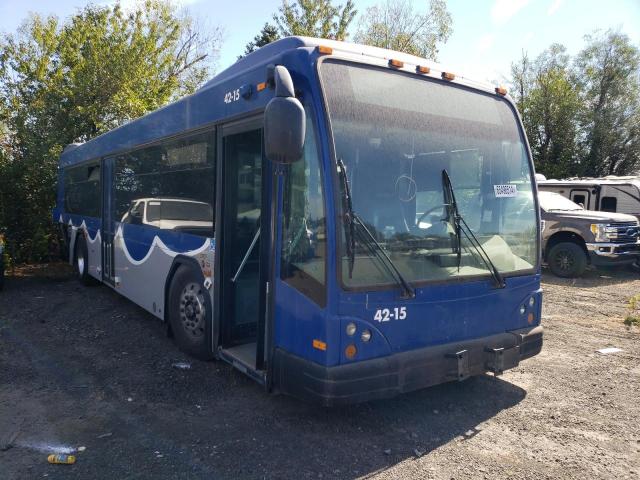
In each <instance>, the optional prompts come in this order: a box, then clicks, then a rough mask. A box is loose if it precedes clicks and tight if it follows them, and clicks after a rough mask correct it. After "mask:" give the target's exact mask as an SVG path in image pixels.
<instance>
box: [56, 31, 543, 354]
mask: <svg viewBox="0 0 640 480" xmlns="http://www.w3.org/2000/svg"><path fill="white" fill-rule="evenodd" d="M317 58H318V53H317V51H316V49H315V48H314V45H313V44H312V43H310V42H309V41H307V40H305V39H300V38H287V39H283V40H280V41H278V42H275V43H273V44H271V45H268V46H266V47H263V48H261V49H259V50H258V51H257V52H255V53H253V54H251V55H249V56H247V57H245V58H244V59H242V60H241V61H239V62H238V63H236V64H235V65H234V66H232V67H231V68H229V69H228V70H226V71H224V72H222V73H221V74H220V75H218V76H217V77H216V78H214V79H213V80H212V81H211V82H209V83H207V84H206V85H205V86H204V87H203V88H201V89H200V90H198V91H197V92H196V93H194V94H193V95H191V96H188V97H186V98H184V99H181V100H179V101H177V102H175V103H173V104H171V105H168V106H166V107H164V108H162V109H160V110H157V111H154V112H152V113H150V114H148V115H146V116H144V117H142V118H140V119H138V120H135V121H133V122H131V123H129V124H127V125H124V126H122V127H120V128H118V129H115V130H113V131H111V132H108V133H106V134H104V135H102V136H100V137H97V138H96V139H94V140H92V141H90V142H87V143H86V144H83V145H81V146H78V147H76V148H74V149H70V150H68V151H65V152H64V153H63V155H62V156H61V159H60V165H61V167H62V168H64V167H68V166H71V165H74V164H77V163H81V162H84V161H88V160H92V159H97V158H101V157H105V156H110V155H113V154H115V153H117V152H119V151H123V150H126V149H130V148H134V147H137V146H140V145H144V144H148V143H151V142H155V141H157V140H159V139H162V138H166V137H170V136H174V135H177V134H181V133H184V132H185V131H189V130H195V129H198V128H202V127H205V126H207V125H212V124H217V123H220V122H227V121H230V120H234V119H239V118H242V117H243V116H249V115H251V114H255V113H258V112H260V111H261V110H262V109H263V108H264V107H265V106H266V104H267V103H268V101H269V100H270V99H271V98H272V96H273V90H272V89H269V88H267V89H265V90H262V91H261V92H258V91H257V90H256V85H257V84H258V83H261V82H264V81H265V80H266V71H267V65H269V64H282V65H285V66H286V67H287V68H288V69H289V70H290V72H291V75H292V78H293V81H294V84H295V87H296V91H299V93H300V95H299V96H300V98H301V101H302V102H303V104H305V105H306V106H309V107H312V109H313V111H314V115H315V121H316V131H317V135H318V148H319V149H320V152H319V153H320V158H321V162H322V176H323V185H324V189H325V202H326V203H325V210H326V219H327V223H326V237H327V264H326V271H327V275H326V278H327V302H326V306H325V307H324V308H320V307H319V306H318V305H317V304H316V303H314V302H313V301H311V300H310V299H308V298H306V297H305V296H304V295H303V294H301V293H300V292H299V291H297V290H296V289H294V288H293V287H291V286H290V285H288V284H286V283H284V282H283V281H281V280H280V275H279V265H280V248H279V245H280V232H278V240H277V248H276V259H275V261H274V265H275V269H276V272H275V278H276V284H275V286H274V292H275V311H274V325H273V345H274V346H275V347H278V348H281V349H283V350H286V351H287V352H290V353H292V354H294V355H297V356H299V357H301V358H304V359H307V360H310V361H312V362H314V363H317V364H320V365H324V366H334V365H339V364H342V363H353V361H350V360H348V359H346V358H345V357H344V350H345V347H346V346H347V345H348V344H350V343H355V344H356V346H357V348H358V357H357V359H358V360H366V359H371V358H376V357H381V356H386V355H390V354H393V353H397V352H403V351H407V350H412V349H418V348H424V347H427V346H435V345H440V344H445V343H451V342H455V341H462V340H467V339H474V338H479V337H483V336H488V335H492V334H496V333H500V332H505V331H510V330H515V329H519V328H524V327H530V326H534V325H537V324H539V321H540V314H541V300H542V299H541V296H542V294H541V291H540V271H539V265H538V267H537V268H538V270H537V272H535V273H534V274H530V275H524V276H518V277H509V278H507V279H506V282H507V286H506V288H504V289H495V288H493V286H492V284H491V282H490V281H489V280H488V279H487V278H482V279H479V280H473V281H466V282H460V281H457V282H452V283H441V284H433V285H428V286H424V287H420V288H417V289H416V298H415V299H411V300H403V299H401V298H400V291H399V290H398V289H397V288H393V287H391V288H390V289H388V290H379V291H369V292H347V291H344V290H343V289H342V288H341V287H340V283H339V280H338V273H337V264H338V259H337V253H336V251H337V248H336V239H337V237H338V235H337V225H336V221H339V220H337V218H338V217H337V214H336V212H337V206H336V205H335V198H336V195H334V182H333V181H332V175H333V171H334V169H335V168H334V167H335V164H334V161H333V159H332V157H331V155H332V154H331V148H330V138H331V136H330V132H329V131H328V129H327V125H328V123H327V121H326V118H325V115H326V114H325V108H324V102H323V98H322V94H321V91H320V84H319V81H318V78H317V73H316V61H317ZM237 88H243V89H248V88H251V89H252V95H251V96H250V97H249V98H247V99H245V98H241V99H240V100H239V101H235V102H231V103H225V102H224V96H225V93H227V92H229V91H231V90H234V89H237ZM60 180H61V177H60ZM63 186H64V184H63V182H62V181H59V189H58V205H57V207H56V209H55V210H54V219H55V221H59V220H60V219H61V222H62V223H65V224H68V223H69V221H71V222H72V223H73V225H75V226H80V224H81V223H82V221H83V220H84V221H85V223H86V226H87V227H88V230H89V234H90V235H94V236H95V235H96V233H97V232H98V230H99V228H100V220H99V219H88V218H82V217H78V216H75V215H68V214H65V213H64V207H63V205H64V201H63V200H64V191H63ZM280 191H282V189H280ZM264 208H266V206H264ZM278 215H280V213H279V214H278ZM220 224H222V222H217V225H220ZM122 235H123V239H124V243H125V244H126V248H127V250H128V252H129V254H130V255H131V256H132V257H133V259H134V260H141V259H143V258H145V256H146V255H147V254H148V253H149V249H150V248H151V245H152V243H153V240H154V239H155V237H159V239H160V240H161V241H162V242H163V244H164V245H165V246H166V247H168V248H169V249H170V250H171V251H172V252H173V253H184V252H189V251H194V250H198V249H200V248H202V247H203V244H202V242H203V240H202V237H197V236H193V235H187V234H180V233H176V232H171V231H161V230H158V229H155V228H151V227H144V226H135V225H125V226H124V228H123V229H122ZM210 242H211V249H212V250H213V249H214V248H215V239H210ZM531 296H533V297H534V302H535V303H534V306H533V307H531V308H530V307H529V306H528V301H529V298H530V297H531ZM525 302H526V303H527V306H526V308H527V311H526V312H525V314H524V315H523V314H521V313H520V312H519V309H520V306H521V305H523V304H524V303H525ZM395 307H398V308H401V307H405V308H406V312H407V317H406V319H404V320H393V321H389V322H383V323H380V322H377V321H374V315H375V312H376V310H377V309H378V308H389V309H393V308H395ZM530 312H531V313H533V314H534V320H533V322H532V323H529V322H528V321H527V316H528V313H530ZM349 322H354V323H356V325H357V331H358V332H361V331H362V330H363V329H364V328H367V329H369V330H371V332H372V339H371V341H370V342H368V343H363V342H361V341H360V339H359V338H355V339H354V338H348V337H347V336H346V334H345V333H344V332H345V327H346V325H347V323H349ZM313 340H320V341H322V342H324V343H326V345H327V348H326V350H321V349H317V348H314V346H313Z"/></svg>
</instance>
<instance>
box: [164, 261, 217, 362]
mask: <svg viewBox="0 0 640 480" xmlns="http://www.w3.org/2000/svg"><path fill="white" fill-rule="evenodd" d="M201 277H202V275H197V274H196V273H195V272H194V271H193V270H192V269H191V268H188V267H184V266H180V267H178V270H177V271H176V273H175V275H174V276H173V280H172V281H171V287H170V288H169V303H168V306H167V310H168V317H169V324H170V326H171V331H172V333H173V338H174V339H175V341H176V344H177V345H178V348H180V350H182V351H183V352H186V353H188V354H189V355H192V356H194V357H196V358H199V359H201V360H209V359H211V358H213V353H212V351H211V318H212V315H211V313H212V311H211V298H210V296H209V292H208V291H207V290H206V289H205V288H204V285H203V284H202V279H201Z"/></svg>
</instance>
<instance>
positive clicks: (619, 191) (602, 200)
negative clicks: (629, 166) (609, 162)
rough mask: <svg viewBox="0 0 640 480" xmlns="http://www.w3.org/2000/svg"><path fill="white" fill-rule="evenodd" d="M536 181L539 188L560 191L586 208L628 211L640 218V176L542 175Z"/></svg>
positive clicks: (618, 211)
mask: <svg viewBox="0 0 640 480" xmlns="http://www.w3.org/2000/svg"><path fill="white" fill-rule="evenodd" d="M537 183H538V189H539V190H543V191H547V192H556V193H559V194H561V195H563V196H565V197H567V198H568V199H569V200H572V201H573V202H575V203H578V204H581V205H583V206H584V208H585V209H587V210H599V211H603V212H616V213H627V214H630V215H634V216H636V217H638V219H640V177H635V176H628V177H618V176H613V175H610V176H607V177H602V178H569V179H566V180H555V179H552V180H546V179H545V180H542V179H540V180H538V182H537Z"/></svg>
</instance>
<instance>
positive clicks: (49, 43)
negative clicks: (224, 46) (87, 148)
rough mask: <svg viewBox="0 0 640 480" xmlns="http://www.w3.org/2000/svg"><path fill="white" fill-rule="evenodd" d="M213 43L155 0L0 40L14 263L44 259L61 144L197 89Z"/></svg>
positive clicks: (45, 23)
mask: <svg viewBox="0 0 640 480" xmlns="http://www.w3.org/2000/svg"><path fill="white" fill-rule="evenodd" d="M219 44H220V30H219V29H214V31H213V32H210V34H208V35H205V34H204V33H203V32H201V31H199V30H198V29H196V28H195V26H194V22H193V20H192V19H191V18H189V17H187V16H181V15H179V14H178V13H177V12H176V10H175V9H174V7H173V6H172V5H171V4H170V3H168V2H165V1H159V0H153V1H152V0H148V1H146V2H144V3H140V4H138V5H137V6H136V7H135V8H134V9H133V10H132V11H130V12H127V13H125V12H124V11H123V10H122V9H121V8H120V6H119V5H118V4H116V5H115V6H114V7H107V6H93V5H90V6H87V7H85V8H84V9H82V10H81V11H79V12H78V13H77V14H75V15H74V16H73V17H71V18H70V19H68V20H67V21H65V22H64V23H61V22H60V21H59V20H58V19H57V18H56V17H54V16H50V17H46V18H43V17H40V16H37V15H34V16H31V17H30V18H29V19H28V20H27V21H26V22H25V23H24V24H23V25H22V27H21V28H20V29H19V31H18V32H17V33H16V34H13V35H5V36H4V37H2V38H1V39H0V124H4V125H5V126H6V131H7V132H8V133H7V135H6V136H5V141H4V142H2V143H1V144H0V148H2V155H1V156H0V162H2V164H1V165H0V167H1V168H0V187H1V189H0V202H1V205H0V215H1V216H0V226H5V227H6V228H7V229H8V233H7V236H8V243H9V250H10V251H12V252H13V255H14V257H15V258H14V259H15V260H18V261H30V260H40V259H44V258H47V257H48V256H49V255H50V254H51V252H50V251H49V245H50V242H48V240H49V238H50V237H49V236H50V234H51V231H52V225H51V219H50V212H51V208H52V207H53V204H54V199H55V184H56V180H57V178H56V177H57V159H58V157H59V155H60V153H61V151H62V149H63V148H64V146H65V145H66V144H69V143H72V142H76V141H85V140H88V139H89V138H92V137H94V136H96V135H99V134H100V133H103V132H105V131H107V130H110V129H112V128H114V127H117V126H119V125H121V124H123V123H125V122H128V121H130V120H132V119H134V118H137V117H139V116H141V115H143V114H144V113H146V112H148V111H150V110H153V109H156V108H158V107H160V106H162V105H164V104H166V103H167V102H169V101H171V100H173V99H176V98H177V97H179V96H182V95H184V94H187V93H190V92H192V91H194V90H195V89H196V88H197V87H198V86H199V85H200V84H201V83H202V82H203V80H204V79H205V78H206V77H208V76H209V74H210V71H211V69H212V68H213V64H214V62H215V58H216V53H217V49H218V46H219Z"/></svg>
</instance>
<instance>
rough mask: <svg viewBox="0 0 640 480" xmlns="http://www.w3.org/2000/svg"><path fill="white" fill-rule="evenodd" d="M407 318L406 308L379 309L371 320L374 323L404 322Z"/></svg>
mask: <svg viewBox="0 0 640 480" xmlns="http://www.w3.org/2000/svg"><path fill="white" fill-rule="evenodd" d="M405 318H407V307H395V308H379V309H377V310H376V314H375V315H374V316H373V319H374V320H375V321H376V322H381V323H382V322H390V321H391V320H404V319H405Z"/></svg>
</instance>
